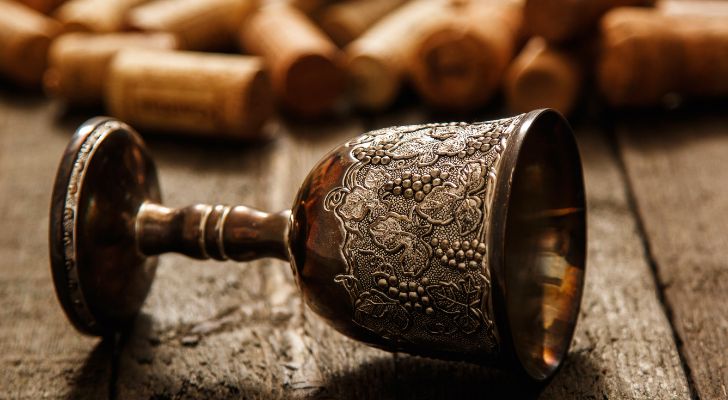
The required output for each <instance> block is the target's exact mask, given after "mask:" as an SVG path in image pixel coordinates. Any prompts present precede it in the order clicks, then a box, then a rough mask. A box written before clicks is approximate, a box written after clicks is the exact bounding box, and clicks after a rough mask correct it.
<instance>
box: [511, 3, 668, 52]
mask: <svg viewBox="0 0 728 400" xmlns="http://www.w3.org/2000/svg"><path fill="white" fill-rule="evenodd" d="M525 1H526V2H525V5H524V8H523V19H524V21H523V25H524V27H526V28H527V31H528V32H529V33H530V34H531V35H534V36H541V37H543V38H545V39H546V40H548V41H549V42H552V43H564V42H568V41H571V40H574V39H577V38H579V37H580V36H582V35H583V34H585V33H587V32H588V31H590V30H593V29H596V28H597V27H598V25H599V18H600V17H601V16H602V15H604V13H605V12H607V11H608V10H609V9H611V8H614V7H623V6H650V5H652V4H654V3H655V0H586V1H585V0H525Z"/></svg>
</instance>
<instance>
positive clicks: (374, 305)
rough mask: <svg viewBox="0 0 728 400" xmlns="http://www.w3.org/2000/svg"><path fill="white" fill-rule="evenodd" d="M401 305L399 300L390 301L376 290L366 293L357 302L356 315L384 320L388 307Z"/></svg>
mask: <svg viewBox="0 0 728 400" xmlns="http://www.w3.org/2000/svg"><path fill="white" fill-rule="evenodd" d="M394 304H396V305H399V302H397V300H393V299H390V298H389V297H387V296H386V295H385V294H384V293H382V292H379V291H378V290H376V289H372V291H371V292H364V293H362V294H361V296H359V299H358V300H357V301H356V310H354V312H356V313H362V314H366V315H368V316H370V317H373V318H382V317H383V316H384V315H385V314H386V313H387V309H388V308H389V307H388V306H390V305H394Z"/></svg>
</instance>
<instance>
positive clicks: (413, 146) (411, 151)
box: [387, 139, 425, 160]
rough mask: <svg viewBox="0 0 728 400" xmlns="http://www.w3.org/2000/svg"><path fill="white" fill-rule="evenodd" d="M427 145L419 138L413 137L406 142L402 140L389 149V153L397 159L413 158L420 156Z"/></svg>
mask: <svg viewBox="0 0 728 400" xmlns="http://www.w3.org/2000/svg"><path fill="white" fill-rule="evenodd" d="M424 149H425V146H423V144H422V142H420V141H419V140H416V139H413V140H408V141H406V142H400V143H399V144H398V145H396V146H395V147H393V148H391V149H389V150H388V151H387V154H388V155H390V156H391V157H393V158H394V159H396V160H399V159H403V158H412V157H415V156H418V155H419V154H420V153H421V152H422V151H424Z"/></svg>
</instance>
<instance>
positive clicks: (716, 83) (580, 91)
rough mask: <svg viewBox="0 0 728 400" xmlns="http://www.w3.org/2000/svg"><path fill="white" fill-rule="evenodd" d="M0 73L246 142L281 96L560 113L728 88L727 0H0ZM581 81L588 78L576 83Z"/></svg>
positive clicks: (283, 103)
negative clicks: (589, 101)
mask: <svg viewBox="0 0 728 400" xmlns="http://www.w3.org/2000/svg"><path fill="white" fill-rule="evenodd" d="M0 74H2V75H4V76H5V77H6V79H9V80H12V81H14V82H16V83H17V84H18V85H20V86H28V87H33V86H35V87H38V86H42V87H43V89H44V91H45V92H46V93H47V94H48V95H49V96H51V97H54V98H57V99H60V100H61V101H63V102H65V103H66V104H68V105H69V106H71V107H84V106H94V105H100V104H103V105H104V107H105V109H106V112H108V113H109V114H110V115H112V116H114V117H117V118H120V119H122V120H124V121H126V122H128V123H130V124H132V125H133V126H135V127H137V128H140V129H142V130H145V131H146V130H152V131H169V132H176V133H189V134H209V135H217V136H229V137H237V138H255V137H257V136H258V135H259V134H260V132H261V127H262V126H263V124H264V123H265V122H266V121H267V120H268V119H269V118H270V117H271V115H272V114H273V113H274V111H275V109H276V105H279V106H280V108H281V109H283V110H285V112H286V113H288V114H290V115H294V116H297V117H299V118H307V119H315V118H321V117H323V116H326V115H327V114H329V113H331V112H332V110H334V109H337V108H338V107H340V106H341V105H342V104H349V105H353V106H354V107H356V108H358V109H365V110H368V111H380V110H383V109H386V108H387V107H389V106H390V105H391V104H392V103H393V101H394V100H395V99H396V98H397V96H398V94H399V93H400V91H401V88H402V86H403V85H405V84H409V85H411V86H412V88H413V89H414V91H415V92H416V93H417V95H418V96H419V97H420V98H421V100H422V101H423V102H424V103H425V104H427V105H428V106H429V107H431V108H433V109H437V110H441V111H443V112H449V113H454V114H459V113H462V112H467V111H470V110H473V109H477V108H479V107H482V106H484V105H486V104H488V103H489V102H491V101H492V100H493V98H494V97H495V96H496V94H497V93H499V92H502V93H503V94H504V98H505V100H506V102H507V104H508V106H509V108H510V109H512V111H514V112H523V111H529V110H531V109H535V108H541V107H553V108H556V109H558V110H560V111H562V112H564V113H569V112H570V111H571V110H572V109H573V108H574V106H575V104H576V103H577V102H578V101H579V100H580V99H582V98H583V96H584V94H585V93H587V94H594V95H598V96H600V97H601V98H603V99H604V100H605V102H606V103H607V104H609V105H611V106H615V107H623V106H651V105H656V104H660V103H661V102H664V101H666V99H674V98H675V96H688V97H701V96H725V95H728V3H723V2H721V1H720V0H698V1H690V2H682V1H679V0H662V1H658V2H657V4H655V1H654V0H346V1H340V2H333V1H325V0H288V1H285V0H278V1H275V0H268V1H266V0H67V1H66V0H0ZM585 88H587V89H586V90H585Z"/></svg>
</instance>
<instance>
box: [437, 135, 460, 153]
mask: <svg viewBox="0 0 728 400" xmlns="http://www.w3.org/2000/svg"><path fill="white" fill-rule="evenodd" d="M462 150H465V138H463V137H462V136H460V135H455V136H453V137H451V138H449V139H447V140H445V141H444V142H442V143H440V144H438V145H437V154H440V155H448V156H454V155H455V154H458V153H459V152H461V151H462Z"/></svg>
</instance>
